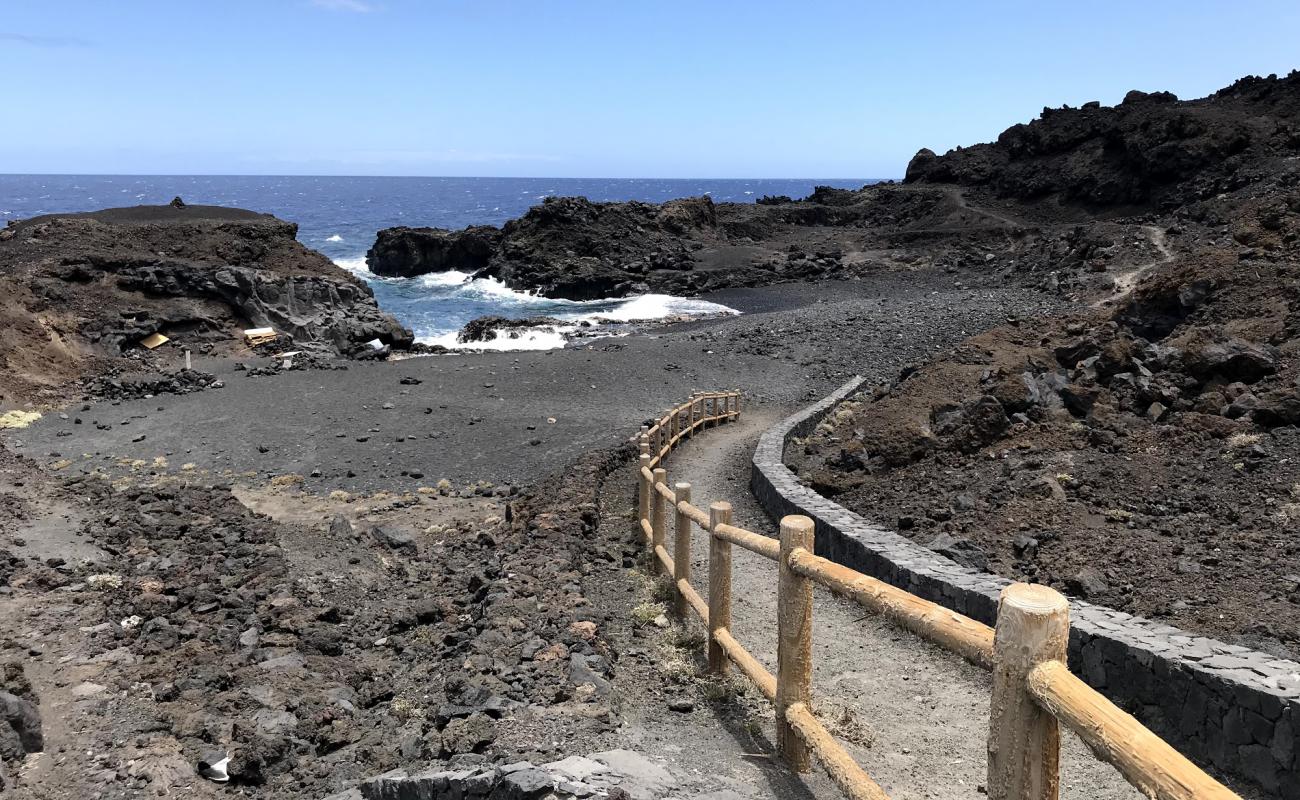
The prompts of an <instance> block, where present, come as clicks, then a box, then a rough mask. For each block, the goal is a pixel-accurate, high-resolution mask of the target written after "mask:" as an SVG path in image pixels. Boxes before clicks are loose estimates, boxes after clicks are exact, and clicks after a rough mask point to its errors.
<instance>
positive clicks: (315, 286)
mask: <svg viewBox="0 0 1300 800" xmlns="http://www.w3.org/2000/svg"><path fill="white" fill-rule="evenodd" d="M297 231H298V228H297V226H296V225H294V224H293V223H289V222H284V221H282V220H279V219H276V218H275V217H272V216H269V215H265V214H257V213H254V212H251V211H243V210H240V209H228V208H218V207H212V206H187V205H184V204H175V203H173V204H171V205H167V206H139V207H134V208H122V209H108V210H105V211H97V212H92V213H88V214H65V215H51V216H45V217H37V218H34V219H30V220H25V221H22V222H18V223H14V224H11V225H10V226H9V227H8V228H6V229H5V230H3V231H0V278H3V280H4V286H5V288H6V292H5V294H4V296H3V297H0V324H2V325H3V327H4V328H5V329H8V330H10V331H13V332H14V336H15V341H17V342H19V346H17V347H11V348H7V349H6V351H5V352H4V353H3V355H0V396H7V397H14V396H19V397H21V396H24V395H30V394H31V393H32V389H31V388H29V387H31V386H38V387H41V386H44V387H48V386H51V385H54V386H58V385H67V382H68V381H71V380H75V379H76V378H78V377H84V376H86V375H90V374H96V373H101V374H102V373H103V372H105V371H112V368H113V367H112V364H111V363H105V360H108V361H109V362H111V360H112V359H115V358H117V357H118V356H119V355H120V354H121V353H123V351H126V350H133V349H135V348H136V347H137V345H138V343H139V342H140V341H141V340H142V339H143V338H145V337H147V336H149V335H151V334H154V333H160V334H163V335H165V336H167V337H169V338H170V339H172V340H173V341H175V342H176V343H178V344H180V345H183V346H186V347H189V348H191V349H194V350H197V351H200V352H208V351H214V352H218V353H220V352H221V351H222V350H223V349H225V350H228V351H230V352H234V351H235V350H237V349H238V348H240V347H242V346H243V342H242V338H241V335H240V333H241V331H242V330H244V329H246V328H250V327H267V326H269V327H272V328H275V329H276V331H277V332H279V333H281V334H285V335H287V336H288V337H291V338H292V343H293V344H294V345H298V346H303V345H316V349H319V350H325V351H332V352H334V353H341V354H349V353H352V352H358V351H360V350H361V349H362V348H363V347H365V345H366V343H367V342H371V341H373V340H375V339H378V340H380V341H381V342H382V343H384V344H385V345H389V346H391V347H397V348H406V347H409V346H411V344H412V342H413V340H414V337H413V336H412V334H411V332H410V331H409V330H407V329H406V328H405V327H403V326H402V325H401V324H400V323H398V322H397V320H395V319H394V318H393V317H391V316H390V315H388V314H386V313H385V312H383V311H381V310H380V308H379V306H378V304H377V303H376V302H375V298H374V296H373V294H372V293H371V291H370V288H369V287H368V286H367V285H366V284H365V283H364V282H363V281H361V280H360V279H358V278H356V277H355V276H353V275H351V274H350V273H348V272H346V271H345V270H343V269H340V268H339V267H338V266H336V265H335V264H334V263H333V262H331V261H330V260H329V259H328V258H326V257H325V256H323V255H321V254H320V253H317V252H315V251H313V250H310V249H308V248H306V247H304V246H303V245H302V244H300V243H299V242H298V241H297V238H296V236H297ZM366 349H367V350H369V348H366ZM37 391H43V390H37Z"/></svg>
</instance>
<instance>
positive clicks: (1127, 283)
mask: <svg viewBox="0 0 1300 800" xmlns="http://www.w3.org/2000/svg"><path fill="white" fill-rule="evenodd" d="M1142 232H1143V233H1145V234H1146V235H1147V236H1149V237H1150V238H1151V244H1152V246H1154V247H1155V248H1156V251H1157V252H1159V253H1160V257H1159V258H1157V259H1154V260H1152V261H1148V262H1146V263H1145V264H1139V265H1138V266H1137V267H1134V268H1133V269H1131V270H1129V271H1128V272H1122V273H1120V274H1119V275H1116V276H1115V291H1114V293H1113V294H1110V295H1108V296H1106V297H1103V298H1101V299H1100V300H1098V301H1097V302H1095V303H1093V304H1092V307H1093V308H1100V307H1102V306H1105V305H1110V304H1112V303H1117V302H1119V301H1120V300H1123V299H1124V298H1126V297H1128V296H1129V293H1131V292H1132V291H1133V288H1134V287H1135V286H1137V285H1138V281H1140V280H1142V279H1143V278H1145V277H1146V276H1147V275H1148V274H1150V273H1151V271H1152V270H1154V269H1156V268H1157V267H1160V266H1163V265H1165V264H1168V263H1169V262H1170V261H1173V260H1174V251H1173V248H1171V247H1170V246H1169V242H1168V241H1167V240H1166V239H1165V232H1164V230H1162V229H1161V228H1159V227H1157V226H1155V225H1143V226H1142Z"/></svg>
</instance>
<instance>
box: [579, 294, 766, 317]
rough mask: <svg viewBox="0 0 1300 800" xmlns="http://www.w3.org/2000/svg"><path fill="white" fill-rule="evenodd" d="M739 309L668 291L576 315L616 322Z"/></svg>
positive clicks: (598, 301) (708, 315)
mask: <svg viewBox="0 0 1300 800" xmlns="http://www.w3.org/2000/svg"><path fill="white" fill-rule="evenodd" d="M592 302H593V303H599V304H608V303H610V302H611V301H609V300H596V301H592ZM738 313H740V312H738V311H736V310H735V309H734V308H729V307H727V306H724V305H722V304H721V303H710V302H709V301H708V300H697V299H695V298H692V297H673V296H672V295H668V294H643V295H639V296H637V297H632V298H627V299H625V300H623V301H621V302H619V303H618V305H617V306H615V307H614V308H612V309H610V310H608V311H587V312H584V313H582V314H580V315H579V316H578V317H577V319H579V320H582V321H587V322H595V321H597V320H602V319H606V320H612V321H614V322H643V321H652V320H658V319H664V318H666V317H710V316H726V315H730V314H738ZM557 316H559V317H560V318H561V319H569V318H570V315H568V314H560V315H557Z"/></svg>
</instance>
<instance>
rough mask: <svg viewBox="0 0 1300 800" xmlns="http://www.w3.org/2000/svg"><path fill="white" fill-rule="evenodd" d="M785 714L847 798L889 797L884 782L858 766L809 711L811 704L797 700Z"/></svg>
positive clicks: (882, 799) (874, 799)
mask: <svg viewBox="0 0 1300 800" xmlns="http://www.w3.org/2000/svg"><path fill="white" fill-rule="evenodd" d="M785 717H786V720H787V721H788V722H789V723H790V727H792V728H793V729H794V731H795V732H796V733H797V734H798V735H799V737H800V738H801V739H803V741H804V743H805V744H806V745H807V746H808V748H809V749H810V750H812V752H813V753H814V754H816V756H817V760H818V761H820V762H821V764H822V766H823V767H825V768H826V774H827V775H829V776H830V778H831V780H832V781H834V782H835V785H836V786H838V787H840V791H842V792H844V795H845V796H846V797H848V798H850V800H889V795H887V794H885V790H884V789H882V788H880V784H878V783H876V782H875V781H874V780H872V779H871V776H870V775H868V774H867V773H866V771H865V770H863V769H862V767H859V766H858V765H857V762H855V761H854V760H853V758H852V757H850V756H849V754H848V752H846V751H845V750H844V748H843V747H841V746H840V744H839V742H837V741H835V738H834V737H833V736H831V734H830V732H829V731H827V730H826V727H825V726H824V725H822V724H821V722H820V721H819V720H818V719H817V718H816V717H814V716H813V713H812V712H811V711H809V710H808V706H806V705H804V704H803V703H795V704H794V705H792V706H790V707H789V708H788V709H786V712H785Z"/></svg>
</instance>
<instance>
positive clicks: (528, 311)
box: [334, 256, 739, 351]
mask: <svg viewBox="0 0 1300 800" xmlns="http://www.w3.org/2000/svg"><path fill="white" fill-rule="evenodd" d="M334 263H336V264H338V265H339V266H340V267H342V268H343V269H346V270H348V271H349V272H352V273H353V274H355V275H358V276H360V277H362V278H364V279H365V280H367V281H370V282H371V283H373V284H376V285H384V286H391V287H393V288H394V289H395V290H400V291H403V293H404V294H405V293H407V292H409V290H410V289H411V288H414V287H418V289H417V292H419V293H420V294H422V293H423V292H425V291H427V293H428V302H429V303H430V304H450V305H447V306H442V307H443V308H447V309H448V311H447V312H445V313H449V314H451V315H452V319H455V318H456V316H455V315H456V314H457V313H460V314H463V313H464V311H463V309H464V305H458V303H463V304H472V305H475V306H477V307H478V308H480V309H483V308H484V307H486V309H485V310H481V311H479V310H476V311H475V312H474V313H476V314H480V315H481V314H484V313H490V314H500V315H501V316H505V317H523V316H548V317H554V318H555V319H557V320H559V321H560V322H561V323H562V324H560V325H548V326H540V327H537V328H530V329H527V330H521V331H516V333H517V334H518V335H517V336H511V335H510V332H505V331H503V332H501V333H499V334H498V335H497V337H496V338H495V339H493V340H491V341H487V342H473V343H470V344H462V343H460V342H458V341H456V336H457V334H458V332H459V330H455V331H448V330H447V327H448V326H447V321H441V322H434V323H433V325H435V326H437V327H433V330H432V331H430V330H429V327H430V326H428V325H427V324H426V326H425V327H424V331H421V330H420V327H421V326H420V325H419V324H418V322H416V323H415V328H416V334H417V340H418V341H421V342H424V343H425V344H430V345H442V346H443V347H446V348H448V349H449V350H495V351H501V350H551V349H554V348H559V347H563V346H564V345H565V342H566V341H568V338H569V336H570V335H572V334H574V333H575V332H577V331H578V330H580V329H582V328H584V324H585V326H590V325H593V324H594V325H599V324H601V323H610V324H611V325H615V326H617V325H622V324H626V323H633V322H652V321H655V320H661V319H666V318H673V317H704V316H724V315H730V314H738V313H739V312H738V311H736V310H735V309H732V308H728V307H727V306H724V305H721V304H719V303H711V302H709V301H707V300H699V299H695V298H690V297H673V296H672V295H666V294H646V295H638V296H635V297H616V298H606V299H601V300H560V299H555V298H550V297H543V296H541V295H539V294H536V293H533V292H521V291H517V290H515V289H511V288H510V287H508V286H506V285H505V284H504V283H502V282H501V281H500V280H498V279H496V278H476V277H474V276H473V275H471V274H469V273H466V272H460V271H457V270H448V271H446V272H431V273H428V274H426V275H419V276H417V277H414V278H384V277H380V276H377V275H375V274H373V273H372V272H370V270H369V269H368V268H367V266H366V260H365V257H364V256H357V257H353V258H340V259H336V260H335V262H334ZM400 287H407V289H405V290H402V289H401V288H400ZM408 296H409V295H408ZM417 296H418V295H417ZM436 318H437V319H441V318H442V315H441V314H436ZM462 318H463V317H462ZM408 324H411V323H408ZM586 330H587V331H588V332H591V331H590V328H589V327H587V328H586ZM621 333H622V332H620V331H618V330H609V331H608V335H621Z"/></svg>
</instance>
